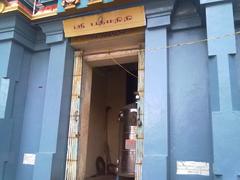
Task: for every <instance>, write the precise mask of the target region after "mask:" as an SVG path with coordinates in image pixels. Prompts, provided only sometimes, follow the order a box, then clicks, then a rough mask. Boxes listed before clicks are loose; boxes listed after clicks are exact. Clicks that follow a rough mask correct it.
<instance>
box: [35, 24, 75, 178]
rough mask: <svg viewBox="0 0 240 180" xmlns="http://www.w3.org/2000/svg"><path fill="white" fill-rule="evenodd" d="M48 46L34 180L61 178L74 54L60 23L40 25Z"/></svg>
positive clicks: (63, 168)
mask: <svg viewBox="0 0 240 180" xmlns="http://www.w3.org/2000/svg"><path fill="white" fill-rule="evenodd" d="M41 28H42V30H43V32H44V33H45V34H46V43H47V44H49V45H50V58H49V66H48V75H47V84H46V93H45V103H44V109H43V123H42V130H41V138H40V147H39V152H38V153H37V156H36V165H35V168H34V173H33V180H43V179H44V180H51V179H58V180H61V179H64V172H65V161H66V159H65V156H66V149H67V131H68V119H69V110H70V97H71V82H72V80H71V78H72V68H73V51H72V49H71V47H70V46H69V43H68V41H67V40H66V39H64V37H63V27H62V22H51V23H49V24H42V25H41Z"/></svg>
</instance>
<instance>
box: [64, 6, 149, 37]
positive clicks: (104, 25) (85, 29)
mask: <svg viewBox="0 0 240 180" xmlns="http://www.w3.org/2000/svg"><path fill="white" fill-rule="evenodd" d="M145 25H146V20H145V13H144V7H143V6H140V7H133V8H128V9H124V10H117V11H112V12H107V13H102V14H97V15H93V16H85V17H78V18H73V19H68V20H64V21H63V26H64V33H65V37H76V36H83V35H90V34H96V33H103V32H110V31H116V30H123V29H130V28H136V27H143V26H145Z"/></svg>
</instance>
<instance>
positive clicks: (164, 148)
mask: <svg viewBox="0 0 240 180" xmlns="http://www.w3.org/2000/svg"><path fill="white" fill-rule="evenodd" d="M173 5H174V2H173V1H168V2H166V1H162V2H159V3H156V4H153V5H152V6H151V5H150V6H147V11H146V14H147V29H146V32H145V48H146V52H145V54H146V56H145V96H144V159H143V180H148V179H151V180H155V179H156V180H167V179H172V180H175V179H177V180H212V178H213V177H212V162H213V159H212V157H213V149H212V129H211V117H210V114H209V110H208V106H206V107H203V106H202V104H199V103H193V104H192V105H193V106H194V107H193V108H191V109H193V111H187V113H189V112H193V113H196V114H198V115H199V117H194V114H193V115H192V116H193V117H192V116H190V115H189V116H186V115H185V113H186V108H187V104H182V106H183V108H181V107H180V108H179V113H178V115H180V117H177V118H176V116H177V115H175V116H173V115H171V114H170V113H171V104H170V101H169V94H170V92H169V72H168V71H169V62H168V60H169V57H168V49H167V46H168V38H169V37H168V31H169V29H168V26H169V25H170V23H171V22H170V16H171V11H172V9H173ZM158 7H161V8H158ZM186 53H187V52H186ZM174 57H175V58H176V59H177V58H178V57H177V54H176V55H175V56H174ZM172 60H174V59H172ZM183 66H184V65H183ZM179 68H181V67H179ZM183 69H184V68H183ZM176 79H178V77H176ZM186 81H187V79H186ZM193 82H195V81H193ZM189 88H191V87H190V86H189ZM175 91H178V92H179V93H178V95H179V96H182V94H181V89H179V90H175ZM189 91H190V90H189ZM170 95H171V94H170ZM197 95H198V94H197ZM200 95H201V96H202V97H204V98H206V99H205V101H204V102H208V96H207V95H206V96H205V92H203V94H201V93H200ZM190 96H194V95H190ZM171 98H174V97H171ZM175 98H176V97H175ZM177 98H178V97H177ZM176 101H177V100H176ZM199 112H200V113H199ZM175 113H176V112H175ZM201 113H204V114H201ZM170 115H171V116H170ZM174 117H175V118H174ZM180 121H181V122H180ZM172 140H174V143H172V142H171V141H172ZM176 141H177V142H176ZM189 169H192V171H189Z"/></svg>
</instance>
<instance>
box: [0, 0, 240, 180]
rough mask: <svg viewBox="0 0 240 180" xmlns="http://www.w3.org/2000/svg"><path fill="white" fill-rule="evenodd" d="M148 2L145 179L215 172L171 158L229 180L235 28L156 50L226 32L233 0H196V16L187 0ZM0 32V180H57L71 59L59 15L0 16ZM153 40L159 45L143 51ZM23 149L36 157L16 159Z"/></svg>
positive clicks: (238, 159)
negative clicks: (28, 161) (191, 170)
mask: <svg viewBox="0 0 240 180" xmlns="http://www.w3.org/2000/svg"><path fill="white" fill-rule="evenodd" d="M82 2H83V4H84V3H85V5H86V3H87V1H82ZM106 2H107V1H106ZM150 2H151V1H146V2H144V3H145V8H146V18H147V27H146V31H145V39H146V44H145V45H146V51H145V53H146V56H145V63H146V64H145V66H146V67H145V68H146V70H145V76H146V80H145V90H146V91H145V93H146V94H145V110H144V114H145V115H144V118H145V130H144V131H145V137H144V138H145V139H144V149H145V151H144V160H143V180H154V179H156V180H159V179H162V180H190V179H191V180H210V179H211V180H212V179H213V177H212V174H211V173H212V166H211V169H210V176H209V177H208V176H191V175H188V176H183V175H176V162H177V161H203V162H209V163H210V165H212V163H213V173H214V175H215V179H221V180H236V179H237V178H240V177H239V175H240V168H239V167H240V153H239V147H240V135H239V128H240V112H239V111H240V101H239V98H240V79H239V75H240V62H239V59H240V36H238V37H237V38H236V43H235V38H234V36H233V37H230V38H228V39H225V40H217V41H211V42H204V43H199V44H194V45H186V46H182V47H174V48H170V49H164V48H162V47H165V46H167V45H171V44H175V43H179V42H188V41H192V40H199V39H205V38H207V37H212V36H219V35H222V34H225V33H233V32H234V31H235V29H239V28H235V27H234V20H233V12H232V3H231V2H227V3H226V2H224V1H221V0H218V1H216V2H217V3H214V2H215V1H214V0H209V1H208V0H202V1H201V7H202V9H204V8H205V9H206V14H204V13H203V12H201V13H202V14H201V13H199V12H197V11H198V9H197V8H196V7H195V4H192V3H191V2H190V0H186V1H181V2H180V3H182V4H184V3H186V4H184V5H182V6H181V5H179V4H174V3H175V2H174V1H173V0H169V1H154V3H153V4H152V3H150ZM159 7H161V8H159ZM199 7H200V5H199ZM185 8H186V9H185ZM185 10H186V11H185ZM223 12H224V13H223ZM205 20H206V22H207V23H206V27H204V25H203V24H202V22H203V21H205ZM40 28H41V29H40ZM0 30H1V31H0V54H1V57H0V78H6V79H8V80H9V82H10V86H9V92H8V94H9V95H8V97H7V103H6V108H5V114H4V116H5V117H4V118H2V119H0V141H1V145H0V180H50V179H53V180H55V179H56V180H61V179H63V178H64V169H65V164H64V163H65V156H66V144H67V131H68V116H69V108H70V95H71V82H72V66H73V50H72V49H71V47H70V45H69V42H68V40H66V39H65V38H64V35H63V27H62V22H61V21H52V22H51V23H43V24H36V25H35V26H32V25H30V24H29V22H28V21H26V20H25V19H24V18H22V17H21V16H20V15H17V14H11V15H7V16H6V15H5V16H0ZM154 48H159V51H151V49H154ZM0 103H1V102H0ZM212 132H213V134H212ZM212 135H213V136H212ZM212 137H213V138H212ZM212 147H213V148H212ZM213 151H214V153H213ZM24 153H33V154H36V155H37V161H36V165H35V166H32V165H23V163H22V162H23V154H24ZM213 160H214V162H213ZM149 177H150V178H149Z"/></svg>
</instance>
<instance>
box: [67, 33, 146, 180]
mask: <svg viewBox="0 0 240 180" xmlns="http://www.w3.org/2000/svg"><path fill="white" fill-rule="evenodd" d="M131 33H132V34H130V35H129V34H124V35H123V36H124V37H130V36H131V38H132V39H134V37H136V39H135V41H134V42H135V44H134V46H132V45H131V44H129V46H127V45H126V43H127V42H128V41H124V42H123V43H121V44H119V47H115V50H111V51H110V50H108V51H106V50H105V51H104V47H103V46H99V47H101V49H96V46H91V42H93V43H94V44H96V43H97V42H96V41H98V40H99V39H98V40H94V41H92V40H87V41H86V42H85V43H86V46H84V43H83V41H81V43H80V44H79V45H76V41H74V43H75V46H76V47H78V48H81V49H85V51H84V52H85V53H82V52H80V51H76V52H75V60H74V61H75V65H74V73H73V93H72V106H71V117H70V125H69V137H68V152H67V161H66V173H65V179H66V180H77V179H78V180H85V179H86V180H88V179H89V180H101V178H102V179H104V180H108V179H109V180H111V179H114V180H115V178H116V174H117V173H116V170H117V168H118V163H119V162H118V160H119V149H120V146H121V145H122V144H123V143H122V142H120V141H119V131H120V128H119V127H120V125H119V121H118V115H119V113H120V111H121V109H122V108H124V107H125V106H126V105H129V104H132V103H134V102H136V99H135V94H134V92H138V93H139V97H140V100H138V101H137V105H136V107H137V111H136V114H137V118H138V120H139V121H141V123H140V124H141V125H140V126H138V127H137V128H136V135H137V136H136V144H135V149H136V157H135V160H134V161H135V164H134V166H135V172H134V174H133V176H131V177H130V176H129V177H130V178H127V176H126V177H125V178H123V177H122V180H123V179H129V180H130V179H136V180H140V179H141V168H142V158H143V157H142V155H143V153H142V152H143V95H144V50H143V49H139V48H137V46H138V47H140V44H141V45H142V42H143V41H142V40H143V39H141V38H139V37H142V35H141V33H139V31H137V33H136V32H134V33H133V32H131ZM116 39H121V37H120V36H117V37H114V38H113V41H115V40H116ZM122 39H123V38H122ZM124 39H126V38H124ZM101 40H102V39H101ZM138 40H139V43H136V42H138ZM113 41H110V40H109V43H110V44H112V43H113ZM104 42H108V41H104ZM129 42H131V43H132V41H129ZM140 42H141V43H140ZM99 43H100V41H99ZM115 44H116V43H115ZM124 44H125V46H123V45H124ZM104 46H106V47H109V46H110V45H109V44H108V43H105V44H104ZM122 46H123V47H122ZM89 47H94V49H93V50H92V51H91V50H90V49H89ZM126 47H128V49H126ZM86 48H88V49H87V50H86ZM101 176H102V177H101ZM104 176H105V177H104Z"/></svg>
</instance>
